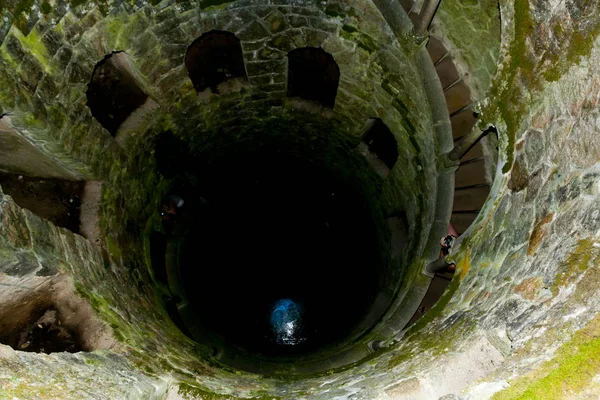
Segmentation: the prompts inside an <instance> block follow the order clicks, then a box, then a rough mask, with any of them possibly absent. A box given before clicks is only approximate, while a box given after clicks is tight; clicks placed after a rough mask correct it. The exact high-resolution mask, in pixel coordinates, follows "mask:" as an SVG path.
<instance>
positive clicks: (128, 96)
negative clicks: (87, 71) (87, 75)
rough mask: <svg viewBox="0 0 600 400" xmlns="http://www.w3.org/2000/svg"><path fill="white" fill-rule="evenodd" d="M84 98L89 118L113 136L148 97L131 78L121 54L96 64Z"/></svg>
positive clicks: (130, 67)
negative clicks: (90, 116) (91, 117)
mask: <svg viewBox="0 0 600 400" xmlns="http://www.w3.org/2000/svg"><path fill="white" fill-rule="evenodd" d="M86 95H87V106H88V107H89V108H90V111H91V112H92V115H93V116H94V118H96V120H98V122H100V124H101V125H102V126H103V127H105V128H106V130H108V131H109V132H110V133H111V135H113V136H115V135H116V134H117V131H118V130H119V127H120V126H121V124H122V123H123V122H124V121H125V120H126V119H127V118H128V117H129V115H131V113H132V112H133V111H135V110H136V109H137V108H139V107H140V106H141V105H142V104H144V102H145V101H146V99H147V98H148V96H147V95H146V93H144V91H143V90H142V89H141V88H140V85H139V84H138V82H137V80H136V78H135V77H134V75H133V72H132V65H131V60H130V59H129V57H128V56H127V54H125V53H123V52H117V53H112V54H109V55H107V56H106V57H104V59H103V60H102V61H100V62H99V63H98V64H96V67H95V68H94V72H93V74H92V80H91V81H90V83H89V84H88V90H87V92H86Z"/></svg>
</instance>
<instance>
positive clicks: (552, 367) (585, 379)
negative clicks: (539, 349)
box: [492, 316, 600, 400]
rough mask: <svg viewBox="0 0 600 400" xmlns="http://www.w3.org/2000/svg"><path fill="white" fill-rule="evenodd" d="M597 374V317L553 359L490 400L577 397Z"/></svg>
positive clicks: (599, 318) (599, 332) (599, 369)
mask: <svg viewBox="0 0 600 400" xmlns="http://www.w3.org/2000/svg"><path fill="white" fill-rule="evenodd" d="M598 374H600V316H596V318H594V319H593V320H592V321H590V322H589V323H588V324H587V325H586V326H585V327H584V328H583V329H581V330H580V331H578V332H576V333H575V334H574V335H573V337H572V338H571V339H570V340H569V341H568V342H567V343H565V344H563V345H562V346H561V347H560V348H559V349H558V350H557V351H556V355H555V356H554V358H553V359H552V360H550V361H547V362H545V363H544V364H542V365H541V366H540V367H539V368H538V369H536V370H535V371H533V372H531V373H529V374H527V375H525V376H523V377H521V378H519V379H517V380H515V381H513V382H511V385H510V387H509V388H507V389H505V390H503V391H501V392H498V393H496V394H495V395H494V396H493V397H492V399H493V400H516V399H520V400H534V399H544V400H559V399H572V398H579V397H578V396H577V394H578V393H580V392H582V391H583V390H584V389H585V388H586V387H588V386H589V385H590V383H591V381H592V379H594V377H595V376H597V375H598Z"/></svg>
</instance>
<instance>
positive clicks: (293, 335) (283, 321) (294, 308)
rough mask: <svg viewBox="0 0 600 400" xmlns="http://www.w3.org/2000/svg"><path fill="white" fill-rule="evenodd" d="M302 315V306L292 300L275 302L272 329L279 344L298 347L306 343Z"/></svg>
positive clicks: (272, 313)
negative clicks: (303, 334)
mask: <svg viewBox="0 0 600 400" xmlns="http://www.w3.org/2000/svg"><path fill="white" fill-rule="evenodd" d="M302 313H303V309H302V306H300V304H298V303H296V302H294V301H293V300H291V299H281V300H277V301H276V302H275V305H274V306H273V311H272V312H271V328H272V329H273V332H274V333H275V340H276V342H277V344H283V345H296V344H299V343H301V342H303V341H304V338H303V337H302V328H303V324H302Z"/></svg>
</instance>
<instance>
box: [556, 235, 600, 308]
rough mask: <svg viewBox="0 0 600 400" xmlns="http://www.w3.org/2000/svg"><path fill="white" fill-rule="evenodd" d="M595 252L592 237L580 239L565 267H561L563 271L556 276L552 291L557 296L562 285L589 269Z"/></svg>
mask: <svg viewBox="0 0 600 400" xmlns="http://www.w3.org/2000/svg"><path fill="white" fill-rule="evenodd" d="M595 254H597V250H595V248H594V242H593V241H592V240H591V239H584V240H580V241H579V242H578V243H577V247H576V248H575V250H574V251H573V253H571V255H570V256H569V257H568V258H567V260H566V261H565V262H564V264H563V265H564V268H561V269H560V271H561V272H559V273H558V275H557V276H556V277H555V278H554V284H553V285H552V293H553V294H554V295H555V296H556V295H557V294H558V292H559V289H560V288H561V287H564V286H566V285H567V284H568V283H569V281H571V280H572V279H573V278H575V277H576V276H577V275H579V274H581V273H582V272H584V271H585V270H586V269H588V267H589V263H590V260H591V259H592V257H593V256H594V255H595Z"/></svg>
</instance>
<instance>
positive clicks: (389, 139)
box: [358, 118, 398, 178]
mask: <svg viewBox="0 0 600 400" xmlns="http://www.w3.org/2000/svg"><path fill="white" fill-rule="evenodd" d="M358 150H359V151H360V152H361V153H362V155H363V156H364V157H365V158H366V160H367V161H368V162H369V164H370V165H371V168H373V170H374V171H375V172H377V173H378V174H379V175H380V176H382V177H384V178H385V177H386V176H387V175H388V174H389V173H390V171H391V170H392V168H394V164H396V161H397V160H398V143H397V142H396V138H395V137H394V134H393V133H392V132H391V131H390V130H389V128H388V127H387V126H386V125H385V124H384V123H383V121H381V119H379V118H375V119H371V120H370V121H369V122H368V124H367V128H366V133H365V135H364V136H363V139H362V141H361V142H360V144H359V145H358Z"/></svg>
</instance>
